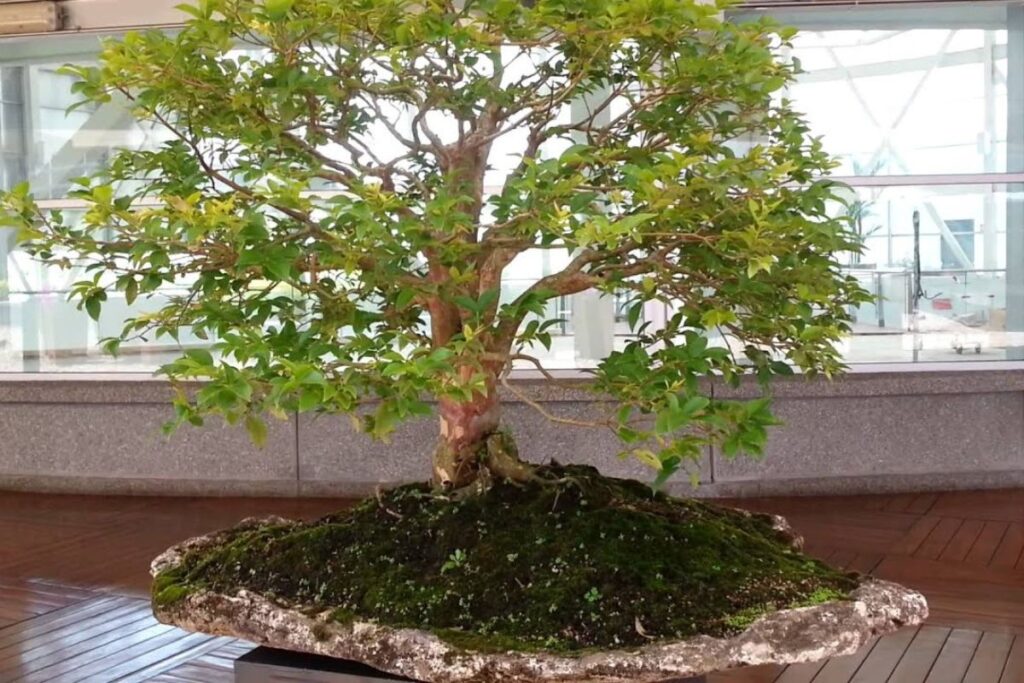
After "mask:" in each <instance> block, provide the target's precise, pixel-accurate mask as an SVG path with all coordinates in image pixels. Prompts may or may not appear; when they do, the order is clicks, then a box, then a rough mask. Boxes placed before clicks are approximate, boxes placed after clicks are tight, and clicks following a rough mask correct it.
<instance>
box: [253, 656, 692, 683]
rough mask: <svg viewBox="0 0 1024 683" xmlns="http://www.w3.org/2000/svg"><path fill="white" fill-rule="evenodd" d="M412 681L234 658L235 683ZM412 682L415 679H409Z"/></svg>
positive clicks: (367, 670)
mask: <svg viewBox="0 0 1024 683" xmlns="http://www.w3.org/2000/svg"><path fill="white" fill-rule="evenodd" d="M386 681H412V679H411V678H403V677H402V676H395V675H393V674H386V673H384V672H383V671H377V670H376V669H374V668H372V667H369V666H366V665H365V664H359V663H357V662H350V661H348V660H345V659H334V658H333V657H320V656H318V655H307V654H303V653H301V652H290V651H288V650H275V649H273V648H269V647H258V648H256V649H255V650H253V651H252V652H249V653H248V654H245V655H242V656H241V657H239V658H238V659H236V660H235V683H382V682H386ZM706 682H707V679H705V678H704V677H701V678H673V679H669V680H667V681H665V683H706ZM413 683H415V681H413Z"/></svg>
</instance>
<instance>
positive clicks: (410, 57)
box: [2, 0, 865, 489]
mask: <svg viewBox="0 0 1024 683" xmlns="http://www.w3.org/2000/svg"><path fill="white" fill-rule="evenodd" d="M725 7H726V5H725V3H719V4H714V3H703V2H700V1H699V0H536V1H535V2H521V1H519V0H464V1H462V2H457V1H456V0H416V1H413V0H350V1H346V2H337V1H336V0H199V1H198V3H197V4H196V5H194V6H186V7H183V9H184V10H185V11H187V12H188V13H189V14H190V15H191V20H190V21H189V22H188V24H187V26H185V28H184V29H182V30H181V31H176V32H169V33H164V32H159V31H150V32H146V33H129V34H127V35H126V36H124V37H123V38H122V39H118V40H109V41H107V42H106V43H105V46H104V48H103V51H102V54H101V55H100V59H99V63H98V65H97V66H70V67H67V70H68V71H69V72H71V73H73V74H75V75H76V76H78V77H79V79H80V80H79V82H78V83H77V84H76V86H75V91H76V92H77V93H78V94H79V95H80V96H81V97H82V99H83V101H84V102H92V103H108V102H111V101H114V102H122V103H123V104H124V105H125V106H127V107H130V109H131V111H132V113H133V114H134V115H135V116H136V117H137V118H138V119H140V120H144V121H146V122H151V123H157V124H161V125H162V126H163V127H164V128H165V129H166V133H167V138H166V142H165V143H164V144H162V146H160V147H159V148H158V149H152V150H128V149H125V150H122V151H120V152H119V153H117V154H116V155H114V156H113V158H111V159H110V160H109V162H108V163H107V164H106V166H105V168H103V170H102V171H101V172H99V173H98V174H96V175H94V176H91V177H87V178H81V179H78V180H77V181H76V189H75V190H74V191H73V196H74V197H76V198H78V199H80V200H83V201H85V202H86V203H87V204H88V207H89V208H88V210H87V211H86V212H85V213H84V215H81V216H75V217H74V219H73V220H72V218H71V217H70V216H63V215H61V214H60V213H59V212H56V211H46V210H44V209H42V208H40V207H39V206H38V205H37V204H36V202H35V201H34V200H33V197H32V194H31V188H29V187H27V186H24V185H23V186H19V187H16V188H14V189H13V190H11V191H9V192H7V193H6V194H4V195H3V198H2V206H3V209H4V212H5V214H6V219H5V221H6V223H7V224H8V225H13V226H15V227H17V228H18V229H19V231H20V232H19V236H20V240H21V241H22V244H23V246H24V248H25V249H26V250H28V251H29V252H30V253H32V254H34V255H35V256H37V257H38V258H40V259H41V260H43V261H45V262H47V263H50V264H54V265H58V266H61V267H65V268H78V269H81V271H82V272H83V273H85V277H84V279H82V280H80V281H79V282H77V283H76V284H75V285H74V287H73V292H72V296H73V297H74V298H76V299H77V300H78V301H79V302H80V304H81V306H82V307H83V308H84V309H85V310H86V311H87V312H88V313H89V314H90V315H91V316H93V317H94V318H96V317H98V316H99V314H100V311H101V308H102V306H103V302H104V301H106V300H107V298H108V297H109V296H110V294H111V293H112V292H114V291H117V292H121V293H123V295H124V297H125V298H126V299H127V301H128V302H129V303H131V302H133V301H135V300H136V299H137V298H139V297H151V296H154V295H157V294H160V295H161V296H165V294H164V293H165V292H166V291H168V290H169V289H170V288H173V291H174V292H178V293H176V294H172V295H167V296H169V299H168V302H167V304H166V305H165V306H164V307H163V308H162V310H160V311H159V312H157V313H146V314H140V315H138V316H137V317H135V318H134V319H132V320H129V321H127V322H126V325H125V327H124V330H123V333H122V334H121V335H120V336H119V337H118V338H115V339H109V340H106V342H105V345H106V348H107V349H108V350H109V351H111V352H116V351H117V349H118V345H119V344H120V343H121V342H123V341H125V340H128V339H132V338H136V337H149V336H151V335H155V336H169V337H172V338H173V337H176V335H178V334H179V332H181V331H183V330H190V331H191V332H193V333H194V334H196V335H198V336H199V337H201V338H209V339H211V342H212V343H211V347H212V352H210V351H206V350H199V349H193V350H188V351H186V352H185V353H184V354H183V356H182V357H181V358H180V359H179V360H176V361H174V362H172V363H170V364H168V365H166V366H165V367H164V368H163V369H162V372H163V373H164V374H166V375H167V376H168V377H169V378H170V379H171V380H173V381H174V382H175V383H176V384H177V385H178V386H179V391H178V394H177V401H176V411H177V412H176V415H177V417H176V420H175V424H180V423H184V422H188V423H193V424H201V423H202V422H203V419H204V417H205V416H208V415H211V414H218V415H221V416H223V417H224V418H226V419H227V421H228V422H231V423H235V422H243V423H244V424H245V425H246V426H247V427H248V429H249V431H250V432H251V434H252V437H253V438H254V439H255V440H256V441H262V440H263V439H264V437H265V433H266V424H265V419H266V418H267V416H278V417H282V418H283V417H285V416H286V415H287V414H288V413H290V412H291V411H315V412H320V413H331V414H350V415H352V416H353V420H354V421H355V422H356V423H357V425H358V426H359V427H360V428H361V429H363V430H365V431H366V432H368V433H370V434H372V435H374V436H376V437H386V435H387V434H388V433H389V432H391V431H392V430H393V429H395V427H396V426H397V425H398V424H399V423H401V422H402V421H403V420H407V419H409V418H414V417H419V416H423V415H427V414H429V413H431V411H432V410H433V409H434V406H435V405H436V410H437V413H438V414H439V417H440V430H439V439H438V444H437V446H436V448H435V449H434V451H433V454H432V458H433V460H432V462H433V473H434V475H433V478H434V482H435V484H436V485H437V486H438V487H442V488H446V489H449V488H456V489H458V488H463V487H466V486H467V485H470V484H473V483H474V482H483V483H487V482H489V481H493V480H495V479H511V480H516V481H523V480H528V479H530V478H532V477H534V476H535V474H534V470H533V467H532V466H531V465H528V464H526V463H525V462H524V461H521V460H520V459H519V458H518V456H517V455H516V449H515V447H514V444H513V442H512V439H511V436H510V435H508V434H507V433H506V432H504V431H503V430H502V420H501V401H502V396H503V395H508V394H506V393H505V392H503V390H502V389H501V388H500V387H501V386H502V385H505V386H507V387H508V389H507V391H508V392H511V393H512V394H517V393H518V394H523V392H522V389H520V388H518V387H516V386H515V385H514V384H510V383H509V382H508V375H509V372H510V371H511V370H512V368H513V366H514V365H515V364H517V363H518V364H520V365H525V366H527V367H536V368H540V369H541V370H542V371H543V370H544V367H543V362H542V360H541V359H539V358H538V357H537V353H536V349H537V348H539V347H543V346H548V345H549V344H550V342H551V331H550V330H551V327H552V326H553V325H555V324H557V323H558V322H559V321H558V320H557V319H555V318H554V317H553V316H552V315H550V314H549V311H550V310H551V308H552V307H551V306H550V305H549V304H550V302H552V300H553V299H556V298H557V297H565V296H568V295H572V294H576V293H579V292H583V291H585V290H590V289H597V290H600V291H601V292H605V293H607V294H608V295H609V296H611V295H619V296H622V295H626V296H627V297H628V298H629V304H628V307H627V310H628V316H627V317H628V319H629V322H630V324H631V325H632V327H633V329H634V331H635V333H636V334H635V337H633V338H631V340H630V341H629V342H628V343H627V344H626V346H625V348H624V349H623V350H621V351H615V352H613V353H610V354H609V355H608V357H607V358H605V359H603V361H602V362H601V363H600V364H599V365H598V367H597V368H596V369H595V370H593V381H592V383H591V387H592V388H593V390H595V391H596V392H599V393H600V394H601V395H602V396H604V397H606V398H607V399H608V400H609V401H608V405H611V406H612V408H613V409H612V410H611V412H610V413H609V414H608V415H607V416H603V417H600V418H596V419H593V420H574V419H567V418H563V417H560V416H558V415H556V414H552V413H551V412H550V411H548V410H547V409H546V408H545V407H544V406H543V405H541V404H539V403H537V402H536V401H534V400H532V399H530V397H529V396H526V395H522V396H521V398H522V400H525V401H526V402H527V403H529V404H530V405H532V406H534V407H536V408H537V409H538V410H539V411H540V412H541V413H543V414H544V416H545V417H547V418H550V419H554V420H557V421H560V422H564V423H568V424H572V425H582V426H594V427H599V428H605V429H611V430H614V432H615V433H616V434H617V435H618V436H619V437H621V439H622V441H623V442H624V446H623V452H624V453H625V454H630V455H632V456H635V457H637V458H639V459H641V460H642V461H644V462H645V463H648V464H650V465H651V466H652V467H653V468H654V469H655V470H657V473H658V474H657V477H658V479H659V481H664V480H665V479H666V478H667V477H668V476H670V475H671V474H672V473H674V472H676V471H677V470H679V469H680V468H683V467H685V466H686V465H687V463H689V462H691V461H694V460H695V459H696V458H697V457H698V456H699V454H700V453H701V452H702V450H703V448H704V447H706V446H707V445H709V444H714V445H718V446H721V448H722V449H723V452H724V453H725V454H726V455H733V454H736V453H738V452H741V451H745V452H757V451H758V450H759V449H760V448H761V446H762V444H763V443H764V440H765V435H766V427H767V426H769V425H771V424H772V423H773V420H772V417H771V414H770V412H769V405H768V401H767V399H759V400H753V401H734V400H725V399H723V398H717V397H714V396H712V395H711V393H710V389H709V384H708V383H707V382H706V381H702V380H703V379H704V378H707V377H708V376H710V375H714V376H716V377H721V378H722V379H723V380H724V381H726V382H732V383H735V382H738V381H739V379H740V378H741V376H743V375H747V374H752V375H756V377H757V378H758V379H759V380H761V381H767V380H769V379H770V378H772V377H773V376H775V375H787V374H791V373H792V371H793V370H792V367H794V366H795V367H796V368H799V369H800V370H802V371H803V372H805V373H808V374H813V373H826V374H830V373H833V372H835V371H837V370H839V369H840V367H841V363H840V361H839V359H838V358H837V353H836V350H835V348H834V344H835V342H836V341H837V340H838V339H839V338H840V337H841V336H842V335H843V334H844V333H845V332H847V331H848V328H847V322H848V313H847V311H848V309H849V307H850V306H851V305H853V304H856V303H858V302H860V301H863V300H864V298H865V295H864V293H863V292H862V291H861V290H860V289H859V288H858V287H857V285H856V283H855V281H854V280H852V279H851V278H848V277H846V276H844V275H842V274H841V272H840V267H839V264H838V262H837V258H836V255H837V254H838V253H840V252H843V251H851V250H856V248H857V240H856V236H855V235H854V234H853V233H852V232H851V231H850V230H849V229H848V224H847V221H846V219H844V218H837V217H833V215H832V213H830V207H832V206H833V205H834V203H835V202H836V201H839V195H838V194H837V190H836V187H835V186H834V185H833V183H832V182H830V181H829V180H828V179H826V178H825V177H824V176H826V175H827V173H828V171H829V169H830V168H831V167H832V166H833V162H832V160H831V159H830V158H829V156H828V155H827V154H826V153H825V152H824V151H823V150H822V147H821V144H820V142H819V141H818V140H817V139H816V138H814V137H812V136H811V135H810V134H809V132H808V129H807V127H806V126H805V124H804V123H803V121H802V120H801V118H800V117H799V116H798V115H797V114H795V113H794V112H793V111H792V109H791V108H790V105H789V103H788V102H787V101H786V100H785V99H783V98H782V97H781V96H780V92H781V90H782V89H783V88H784V87H785V86H786V84H787V83H788V82H789V81H790V80H791V79H792V78H793V75H794V66H793V65H792V64H788V63H784V62H782V61H779V60H777V59H776V58H775V57H774V56H773V55H774V53H773V50H774V49H775V48H776V47H778V46H779V45H780V44H785V43H786V41H788V40H789V38H790V37H791V35H792V32H791V31H789V30H786V29H781V28H778V27H776V26H773V25H771V24H769V23H767V22H760V23H733V22H730V21H728V20H726V19H724V18H723V14H722V12H723V10H724V9H725ZM538 250H551V251H556V252H558V251H560V252H563V253H565V254H566V255H567V261H566V265H565V267H564V268H562V269H561V270H559V271H558V272H554V273H552V274H550V275H546V276H544V277H542V278H540V279H539V280H537V281H536V282H535V283H533V284H532V285H531V286H529V287H528V288H527V289H526V290H525V291H523V292H521V293H519V294H518V295H517V296H515V297H510V296H503V294H502V289H501V283H502V276H503V273H504V271H505V269H506V268H507V267H508V266H509V264H510V263H512V261H513V260H514V259H516V258H517V257H519V256H521V255H523V254H526V253H528V252H535V251H538ZM647 302H662V303H664V304H666V305H667V306H669V307H670V311H671V315H670V316H669V318H668V320H667V322H666V323H665V324H664V325H660V326H657V327H655V326H652V325H649V324H646V323H644V322H643V321H642V310H643V307H644V305H645V304H646V303H647ZM192 380H202V381H203V384H202V385H201V388H199V389H198V391H196V392H195V393H188V392H187V391H186V390H185V388H184V386H185V383H186V382H188V381H192ZM172 426H173V425H172Z"/></svg>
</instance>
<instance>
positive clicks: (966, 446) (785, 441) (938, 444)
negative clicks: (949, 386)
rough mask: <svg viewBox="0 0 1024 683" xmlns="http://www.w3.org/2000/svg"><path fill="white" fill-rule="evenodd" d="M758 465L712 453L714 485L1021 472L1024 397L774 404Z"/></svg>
mask: <svg viewBox="0 0 1024 683" xmlns="http://www.w3.org/2000/svg"><path fill="white" fill-rule="evenodd" d="M774 411H775V413H776V415H777V416H778V417H779V418H780V419H781V420H782V421H783V422H784V425H783V426H781V427H777V428H774V429H771V430H770V432H769V437H768V445H767V447H766V449H765V453H764V457H763V458H762V459H760V460H752V459H750V458H747V457H742V456H741V457H737V458H735V459H727V458H725V457H722V456H721V455H720V454H718V453H716V454H715V457H714V481H715V482H733V481H741V480H747V481H751V480H762V481H763V480H783V479H786V480H799V479H823V478H832V477H850V476H854V475H860V476H865V477H877V476H880V475H893V476H904V477H906V476H913V475H918V474H936V473H950V474H952V473H982V472H1000V471H1021V470H1024V393H1020V392H1016V391H1014V392H1007V393H974V394H957V393H951V394H944V395H929V394H925V395H915V396H890V395H883V396H869V397H868V396H866V397H854V398H845V397H844V398H826V397H814V398H780V399H778V400H777V401H776V403H775V407H774Z"/></svg>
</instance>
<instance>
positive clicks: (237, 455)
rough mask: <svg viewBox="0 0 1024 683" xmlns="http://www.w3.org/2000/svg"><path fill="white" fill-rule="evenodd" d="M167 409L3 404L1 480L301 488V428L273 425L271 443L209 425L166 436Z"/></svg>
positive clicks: (286, 423) (240, 431)
mask: <svg viewBox="0 0 1024 683" xmlns="http://www.w3.org/2000/svg"><path fill="white" fill-rule="evenodd" d="M171 416H172V412H171V410H170V406H169V405H167V404H163V405H160V404H141V405H140V404H117V403H113V404H63V405H62V404H36V403H31V404H17V403H15V404H10V403H8V404H2V403H0V434H2V435H3V438H2V439H0V476H9V477H15V476H33V475H35V476H47V477H65V478H87V479H88V478H91V479H93V480H96V479H106V480H118V479H123V478H124V479H136V480H140V479H142V480H146V479H148V480H163V481H176V480H189V481H194V482H216V481H252V482H266V481H282V480H291V481H295V479H296V476H297V472H296V450H295V421H294V419H293V420H288V421H283V422H282V421H277V420H271V421H269V423H268V428H269V429H268V435H267V443H266V446H265V447H263V448H258V447H256V446H254V445H253V444H252V442H251V441H250V439H249V436H248V434H247V433H246V431H245V430H244V429H241V428H238V427H227V426H226V425H223V424H219V423H218V421H217V420H209V421H208V426H206V427H203V428H188V427H183V428H181V429H179V430H178V431H177V432H175V433H174V434H173V435H172V436H171V437H165V436H164V435H163V434H161V432H160V427H161V425H162V424H163V423H164V422H166V421H167V420H168V419H169V418H170V417H171Z"/></svg>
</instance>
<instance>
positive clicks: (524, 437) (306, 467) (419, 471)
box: [298, 401, 710, 495]
mask: <svg viewBox="0 0 1024 683" xmlns="http://www.w3.org/2000/svg"><path fill="white" fill-rule="evenodd" d="M596 405H597V404H595V403H594V402H589V403H587V402H580V401H576V402H568V401H563V402H557V403H552V404H550V405H548V406H547V408H548V409H550V410H551V411H552V412H555V413H557V414H558V415H560V416H563V417H571V418H577V419H585V418H587V417H588V416H589V417H593V416H594V415H595V414H596V410H595V408H596ZM504 416H505V421H506V425H507V426H508V427H509V429H511V431H512V433H513V434H514V435H515V438H516V442H517V443H518V444H519V448H520V451H521V455H522V457H524V458H525V459H527V460H532V461H534V462H538V463H543V462H548V461H550V460H552V459H554V460H557V461H558V462H561V463H582V464H589V465H594V466H596V467H598V468H600V470H601V471H602V472H603V473H604V474H606V475H608V476H612V477H628V478H633V479H640V480H641V481H651V480H652V479H653V478H654V473H653V471H652V470H651V469H650V468H648V467H645V466H644V465H643V464H641V463H640V462H638V461H636V460H634V459H627V460H623V459H621V458H619V457H618V453H619V452H620V451H621V449H622V446H621V442H620V441H619V440H618V438H617V437H616V436H615V435H614V434H613V433H612V432H611V431H610V430H607V429H595V428H585V427H574V426H566V425H563V424H555V423H552V422H549V421H547V420H546V419H545V418H544V417H543V416H541V415H540V414H539V413H537V412H536V410H535V409H534V408H532V407H530V406H528V405H526V404H523V403H516V402H511V403H510V404H508V405H507V406H506V407H505V408H504ZM298 424H299V453H300V463H299V474H300V481H301V487H302V490H303V491H304V492H305V493H306V494H309V495H353V494H366V493H368V492H371V491H372V490H373V489H374V488H375V487H376V486H378V485H379V486H388V485H394V484H398V483H405V482H409V481H423V480H426V479H429V478H430V476H431V473H430V460H429V458H430V453H431V452H432V450H433V448H434V444H435V442H436V439H437V422H436V420H435V419H433V418H427V419H422V420H417V421H415V422H411V423H408V424H405V425H403V426H401V427H399V429H398V430H396V432H395V433H394V434H393V435H392V436H391V438H390V441H389V442H388V443H382V442H379V441H374V440H373V439H371V438H369V437H368V436H366V435H365V434H361V433H359V432H357V431H356V430H355V429H353V427H352V424H351V422H350V420H349V419H348V418H347V417H345V416H308V415H301V416H299V423H298ZM699 472H700V475H701V478H702V480H704V481H709V480H710V463H709V462H708V461H705V462H703V463H701V464H700V466H699ZM681 477H682V478H683V479H685V478H686V477H685V475H681Z"/></svg>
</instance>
